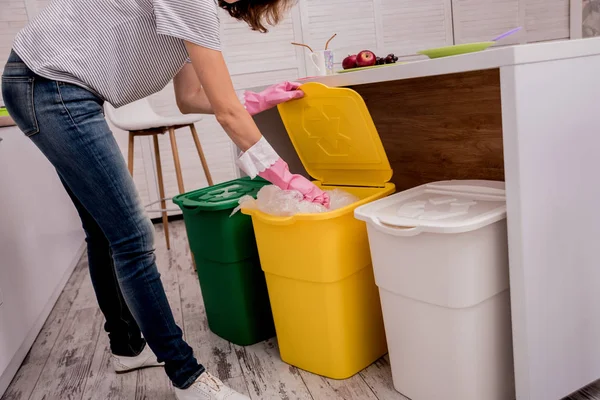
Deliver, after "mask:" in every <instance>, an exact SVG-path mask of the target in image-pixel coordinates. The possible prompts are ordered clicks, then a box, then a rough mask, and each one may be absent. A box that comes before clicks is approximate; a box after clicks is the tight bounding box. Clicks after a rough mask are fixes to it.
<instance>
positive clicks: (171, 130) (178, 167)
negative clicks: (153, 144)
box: [169, 126, 185, 194]
mask: <svg viewBox="0 0 600 400" xmlns="http://www.w3.org/2000/svg"><path fill="white" fill-rule="evenodd" d="M169 137H170V138H171V150H172V151H173V162H174V163H175V173H176V174H177V187H178V188H179V193H180V194H181V193H183V192H185V189H184V188H183V175H182V174H181V164H180V163H179V150H177V140H176V139H175V128H173V127H172V126H171V127H169Z"/></svg>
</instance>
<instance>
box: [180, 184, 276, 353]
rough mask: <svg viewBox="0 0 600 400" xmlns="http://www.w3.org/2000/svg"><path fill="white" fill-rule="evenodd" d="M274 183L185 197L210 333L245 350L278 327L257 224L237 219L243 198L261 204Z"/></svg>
mask: <svg viewBox="0 0 600 400" xmlns="http://www.w3.org/2000/svg"><path fill="white" fill-rule="evenodd" d="M268 184H269V183H268V182H267V181H265V180H263V179H260V178H258V179H254V180H251V179H249V178H247V177H246V178H241V179H236V180H233V181H229V182H225V183H221V184H218V185H215V186H211V187H207V188H203V189H199V190H195V191H193V192H188V193H184V194H180V195H178V196H175V197H174V198H173V202H174V203H175V204H177V205H178V206H179V208H181V210H182V211H183V219H184V221H185V227H186V231H187V235H188V241H189V244H190V249H191V250H192V254H193V255H194V261H195V264H196V271H197V272H198V278H199V280H200V288H201V290H202V298H203V299H204V306H205V308H206V317H207V319H208V326H209V328H210V330H211V331H212V332H213V333H215V334H216V335H218V336H220V337H222V338H223V339H226V340H228V341H230V342H232V343H235V344H237V345H240V346H247V345H251V344H254V343H258V342H260V341H263V340H266V339H269V338H271V337H273V336H275V326H274V324H273V316H272V313H271V305H270V303H269V295H268V293H267V285H266V283H265V276H264V273H263V271H262V269H261V267H260V261H259V258H258V251H257V248H256V240H255V238H254V230H253V229H252V219H251V218H250V217H249V216H247V215H244V214H242V213H241V212H238V213H236V214H235V215H233V216H231V212H232V211H233V209H234V208H236V207H237V206H238V200H239V199H240V198H241V197H242V196H246V195H249V196H253V197H255V198H256V194H257V193H258V191H259V190H260V189H261V188H262V187H263V186H265V185H268Z"/></svg>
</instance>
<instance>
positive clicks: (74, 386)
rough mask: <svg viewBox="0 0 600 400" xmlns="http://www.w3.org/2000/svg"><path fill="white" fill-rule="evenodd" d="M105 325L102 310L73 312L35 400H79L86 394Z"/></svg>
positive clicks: (48, 363)
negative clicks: (102, 328) (99, 339)
mask: <svg viewBox="0 0 600 400" xmlns="http://www.w3.org/2000/svg"><path fill="white" fill-rule="evenodd" d="M101 327H102V318H101V314H100V310H99V309H97V308H83V309H78V310H73V312H71V313H70V314H69V322H68V325H67V326H65V328H66V329H64V330H63V331H62V332H61V334H60V338H59V340H58V341H57V343H56V346H55V347H54V349H53V350H52V353H51V354H50V357H49V358H48V362H47V366H46V368H44V370H43V371H42V374H41V376H40V379H39V381H38V383H37V385H36V387H35V390H34V391H33V393H32V394H31V397H30V399H31V400H48V399H61V400H79V399H81V397H82V396H83V390H84V388H85V384H86V380H87V377H88V375H89V372H90V367H91V364H92V357H93V355H94V350H95V348H96V344H97V341H98V335H99V333H100V330H101Z"/></svg>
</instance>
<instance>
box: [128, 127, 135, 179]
mask: <svg viewBox="0 0 600 400" xmlns="http://www.w3.org/2000/svg"><path fill="white" fill-rule="evenodd" d="M133 139H134V136H133V133H131V132H129V149H128V153H129V154H128V157H127V158H128V159H127V167H128V168H129V173H130V174H131V176H133V144H134V140H133Z"/></svg>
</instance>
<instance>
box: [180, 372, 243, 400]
mask: <svg viewBox="0 0 600 400" xmlns="http://www.w3.org/2000/svg"><path fill="white" fill-rule="evenodd" d="M175 395H176V396H177V400H250V397H248V396H244V395H243V394H240V393H238V392H236V391H235V390H233V389H230V388H228V387H227V386H225V385H224V384H223V382H221V381H220V380H219V379H217V378H215V377H214V376H212V375H211V374H209V373H208V372H204V373H203V374H202V375H200V376H199V377H198V379H196V382H194V384H193V385H192V386H190V387H189V388H187V389H185V390H181V389H178V388H175Z"/></svg>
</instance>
